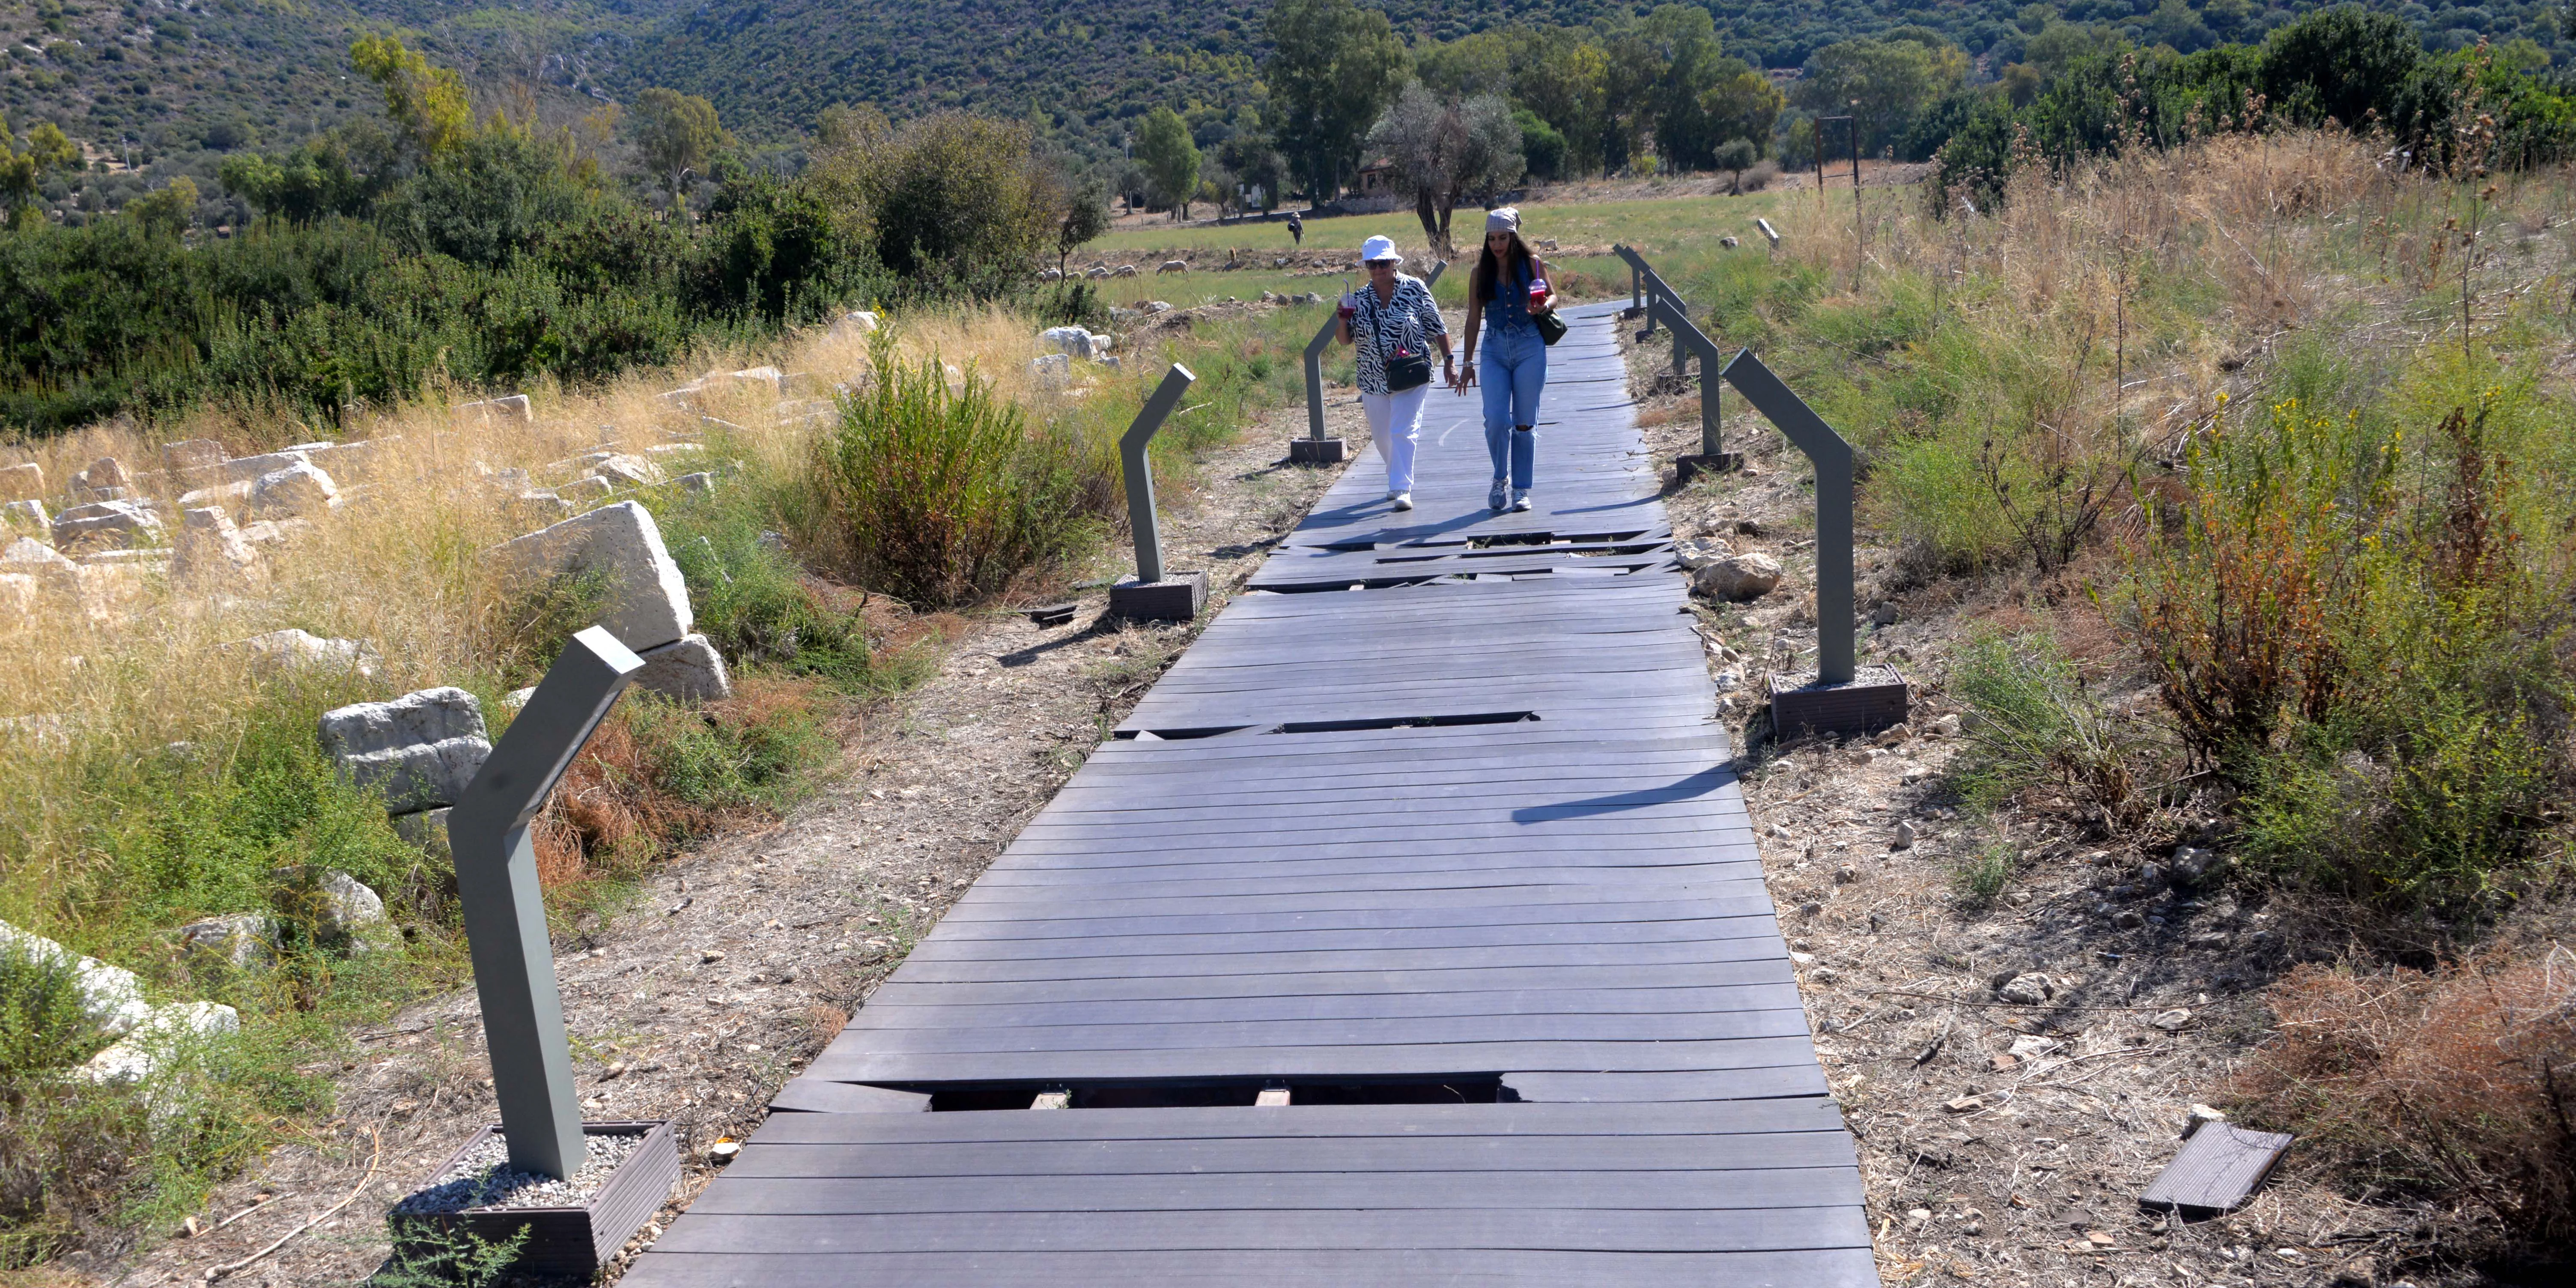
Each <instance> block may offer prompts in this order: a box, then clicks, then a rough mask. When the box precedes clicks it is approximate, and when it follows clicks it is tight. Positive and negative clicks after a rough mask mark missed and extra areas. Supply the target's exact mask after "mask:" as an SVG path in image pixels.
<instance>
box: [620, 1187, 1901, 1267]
mask: <svg viewBox="0 0 2576 1288" xmlns="http://www.w3.org/2000/svg"><path fill="white" fill-rule="evenodd" d="M1529 1197H1532V1198H1534V1197H1536V1196H1535V1195H1534V1194H1533V1195H1530V1196H1529ZM1525 1201H1526V1200H1525ZM1868 1243H1869V1226H1868V1223H1867V1222H1866V1221H1865V1220H1863V1218H1862V1216H1861V1213H1860V1210H1859V1209H1858V1208H1856V1207H1823V1208H1769V1209H1753V1210H1720V1211H1684V1212H1668V1211H1633V1210H1631V1211H1599V1212H1596V1211H1580V1210H1576V1211H1567V1210H1562V1209H1550V1208H1528V1207H1523V1208H1517V1209H1515V1208H1505V1209H1499V1210H1497V1209H1491V1208H1480V1209H1476V1210H1473V1211H1456V1210H1445V1209H1430V1210H1413V1211H1376V1212H1372V1211H1358V1210H1344V1211H1333V1212H1322V1211H1315V1212H1309V1211H1249V1212H1245V1211H1209V1212H1189V1213H1178V1212H1126V1213H1121V1214H1119V1217H1118V1219H1116V1220H1114V1221H1103V1220H1100V1219H1097V1218H1096V1217H1094V1216H1093V1215H1092V1214H1090V1213H1064V1212H1024V1213H1017V1214H1014V1216H1013V1218H1012V1219H1011V1220H1009V1221H999V1222H997V1221H992V1220H988V1219H985V1218H983V1216H982V1215H981V1214H979V1213H921V1214H898V1215H871V1214H856V1215H846V1216H774V1215H770V1216H735V1215H728V1214H719V1213H708V1214H705V1215H702V1216H700V1217H698V1218H697V1219H695V1220H693V1221H687V1222H682V1223H679V1224H677V1225H674V1226H673V1227H672V1228H671V1230H670V1231H669V1232H668V1233H666V1234H664V1235H663V1236H662V1241H661V1245H660V1246H663V1247H666V1248H668V1249H669V1250H670V1251H672V1252H713V1253H740V1252H756V1251H783V1252H796V1251H807V1252H830V1251H868V1252H970V1251H971V1252H1046V1251H1053V1250H1060V1249H1072V1248H1087V1249H1098V1250H1102V1251H1142V1252H1165V1251H1173V1250H1204V1251H1214V1250H1219V1249H1229V1250H1256V1249H1273V1250H1288V1249H1298V1248H1401V1249H1407V1250H1420V1249H1425V1248H1490V1249H1521V1248H1527V1249H1544V1250H1549V1251H1593V1252H1712V1251H1730V1252H1732V1251H1755V1252H1759V1251H1789V1250H1795V1249H1807V1248H1858V1247H1866V1246H1867V1245H1868Z"/></svg>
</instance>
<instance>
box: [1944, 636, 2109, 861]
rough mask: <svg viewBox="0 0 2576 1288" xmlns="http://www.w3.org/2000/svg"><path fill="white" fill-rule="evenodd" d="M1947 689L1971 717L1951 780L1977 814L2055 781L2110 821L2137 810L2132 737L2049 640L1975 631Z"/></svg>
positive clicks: (1954, 668) (1961, 654) (1962, 651)
mask: <svg viewBox="0 0 2576 1288" xmlns="http://www.w3.org/2000/svg"><path fill="white" fill-rule="evenodd" d="M1950 689H1951V691H1952V692H1953V693H1956V694H1957V695H1958V696H1959V697H1960V698H1962V699H1964V700H1965V701H1967V702H1968V704H1969V705H1970V706H1971V707H1973V708H1974V710H1975V715H1976V719H1975V720H1974V721H1973V722H1972V723H1971V725H1970V727H1969V733H1968V747H1967V750H1966V752H1965V753H1964V754H1963V755H1962V757H1961V767H1960V769H1959V770H1958V771H1957V773H1956V777H1955V781H1956V782H1957V784H1958V787H1959V790H1960V792H1961V794H1962V795H1964V796H1965V797H1966V798H1967V800H1968V803H1969V804H1970V805H1971V806H1972V807H1973V808H1976V809H1980V810H1990V809H1993V808H1995V807H1996V806H1998V805H2001V804H2003V803H2004V802H2005V801H2007V800H2010V799H2011V798H2012V797H2014V796H2017V795H2019V794H2020V793H2022V792H2024V791H2027V790H2029V789H2030V788H2033V787H2037V786H2040V785H2042V784H2047V783H2055V784H2059V785H2062V786H2065V787H2067V788H2070V789H2072V790H2074V791H2076V792H2077V793H2079V794H2081V795H2082V796H2084V797H2085V798H2087V799H2088V800H2089V802H2090V803H2091V804H2092V805H2093V806H2094V807H2095V808H2096V809H2098V810H2100V811H2103V812H2104V814H2105V815H2107V816H2109V817H2111V818H2115V819H2116V818H2122V817H2126V816H2128V815H2130V814H2132V813H2134V812H2135V810H2136V808H2137V806H2138V803H2139V802H2138V799H2137V790H2136V784H2135V782H2134V780H2133V778H2132V771H2133V769H2134V767H2135V763H2136V758H2137V753H2138V750H2139V748H2138V744H2137V739H2136V737H2135V736H2134V734H2132V733H2131V732H2130V731H2128V730H2127V729H2125V728H2124V727H2122V726H2121V724H2120V723H2119V722H2118V721H2117V720H2115V719H2114V718H2113V717H2112V716H2111V715H2110V714H2109V713H2108V712H2105V711H2104V710H2103V709H2102V706H2101V704H2100V702H2098V701H2097V700H2095V699H2094V697H2093V695H2092V694H2091V693H2089V692H2088V691H2087V690H2086V688H2085V685H2084V679H2083V677H2082V676H2081V675H2080V674H2078V673H2077V671H2076V669H2075V664H2074V663H2073V662H2070V661H2068V660H2067V659H2066V655H2065V654H2064V653H2063V652H2061V651H2059V650H2058V648H2057V646H2056V644H2055V642H2054V641H2051V640H2048V639H2046V638H2043V637H2039V636H2021V637H2006V636H2002V635H1994V634H1986V635H1980V636H1978V637H1977V638H1975V639H1972V640H1970V641H1969V642H1968V644H1967V646H1966V647H1965V648H1963V649H1962V650H1961V651H1960V654H1959V657H1958V660H1957V662H1956V663H1955V664H1954V665H1953V666H1952V667H1951V670H1950Z"/></svg>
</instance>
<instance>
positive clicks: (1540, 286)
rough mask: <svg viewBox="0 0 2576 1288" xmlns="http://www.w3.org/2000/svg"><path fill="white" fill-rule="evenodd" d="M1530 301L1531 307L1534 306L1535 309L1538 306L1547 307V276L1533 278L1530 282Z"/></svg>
mask: <svg viewBox="0 0 2576 1288" xmlns="http://www.w3.org/2000/svg"><path fill="white" fill-rule="evenodd" d="M1529 302H1530V307H1531V308H1534V309H1536V308H1545V307H1546V306H1547V279H1546V278H1544V277H1541V278H1535V279H1533V280H1532V281H1531V282H1530V301H1529Z"/></svg>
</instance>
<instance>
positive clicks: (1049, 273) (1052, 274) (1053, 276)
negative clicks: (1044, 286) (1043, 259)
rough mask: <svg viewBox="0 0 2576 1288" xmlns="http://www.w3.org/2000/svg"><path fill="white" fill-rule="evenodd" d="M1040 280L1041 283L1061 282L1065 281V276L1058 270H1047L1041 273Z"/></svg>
mask: <svg viewBox="0 0 2576 1288" xmlns="http://www.w3.org/2000/svg"><path fill="white" fill-rule="evenodd" d="M1038 280H1039V281H1041V282H1061V281H1063V280H1064V274H1063V272H1061V271H1060V270H1057V269H1052V268H1050V269H1045V270H1043V271H1041V272H1039V274H1038Z"/></svg>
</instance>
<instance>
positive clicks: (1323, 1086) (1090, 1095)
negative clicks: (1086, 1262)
mask: <svg viewBox="0 0 2576 1288" xmlns="http://www.w3.org/2000/svg"><path fill="white" fill-rule="evenodd" d="M888 1087H889V1089H890V1090H898V1091H910V1092H916V1093H927V1094H928V1095H929V1096H930V1112H932V1113H960V1112H981V1111H988V1110H1000V1109H1031V1108H1054V1109H1226V1108H1237V1107H1240V1108H1247V1109H1248V1108H1251V1107H1253V1106H1255V1105H1258V1104H1262V1103H1265V1097H1264V1096H1263V1093H1264V1092H1265V1091H1267V1092H1269V1093H1271V1094H1270V1096H1269V1097H1268V1098H1267V1101H1268V1103H1279V1102H1280V1100H1279V1096H1278V1093H1279V1092H1281V1091H1285V1092H1286V1093H1287V1095H1286V1099H1285V1103H1287V1104H1290V1105H1308V1106H1312V1105H1491V1104H1505V1103H1514V1102H1517V1101H1518V1100H1519V1099H1520V1096H1519V1095H1518V1094H1516V1093H1515V1092H1513V1091H1512V1090H1511V1089H1510V1088H1508V1087H1506V1086H1504V1085H1503V1075H1501V1074H1499V1073H1451V1074H1408V1075H1402V1076H1396V1077H1380V1078H1309V1077H1298V1078H1208V1079H1188V1080H1159V1081H1142V1080H1140V1081H1121V1082H1070V1083H1069V1082H1063V1081H1045V1080H1029V1081H1012V1082H974V1083H904V1084H900V1085H895V1084H888Z"/></svg>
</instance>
